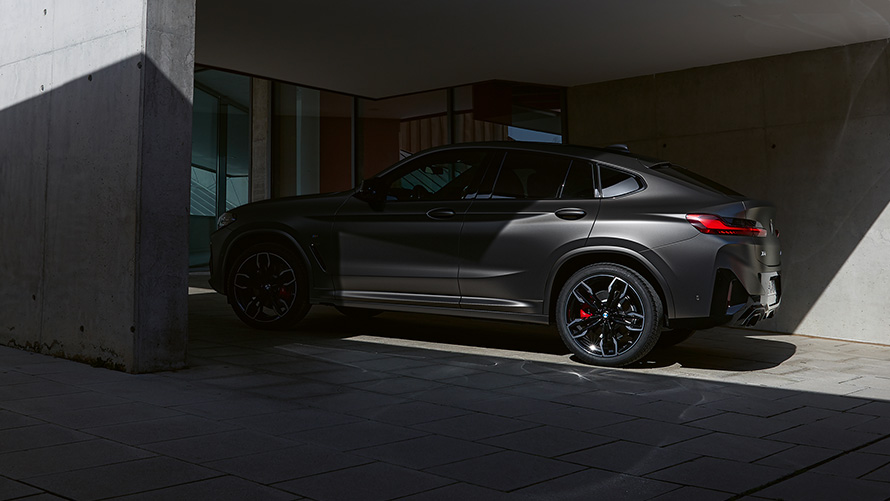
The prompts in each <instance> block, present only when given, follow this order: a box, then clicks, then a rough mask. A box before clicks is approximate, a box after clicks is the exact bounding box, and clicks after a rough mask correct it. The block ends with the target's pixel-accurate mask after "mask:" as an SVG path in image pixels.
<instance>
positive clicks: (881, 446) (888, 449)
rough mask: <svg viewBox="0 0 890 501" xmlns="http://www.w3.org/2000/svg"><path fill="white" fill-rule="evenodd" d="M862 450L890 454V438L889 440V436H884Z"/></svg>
mask: <svg viewBox="0 0 890 501" xmlns="http://www.w3.org/2000/svg"><path fill="white" fill-rule="evenodd" d="M860 452H867V453H870V454H883V455H885V456H890V440H888V438H887V437H884V438H883V439H882V440H879V441H877V442H875V443H873V444H871V445H869V446H867V447H864V448H862V449H861V450H860Z"/></svg>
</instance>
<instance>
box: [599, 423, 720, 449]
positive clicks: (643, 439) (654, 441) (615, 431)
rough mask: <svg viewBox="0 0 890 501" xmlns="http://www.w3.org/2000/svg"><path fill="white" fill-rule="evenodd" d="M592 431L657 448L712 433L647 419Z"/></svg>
mask: <svg viewBox="0 0 890 501" xmlns="http://www.w3.org/2000/svg"><path fill="white" fill-rule="evenodd" d="M591 431H596V432H597V433H599V434H601V435H607V436H610V437H615V438H619V439H622V440H627V441H630V442H636V443H641V444H646V445H655V446H665V445H671V444H675V443H677V442H682V441H684V440H689V439H692V438H695V437H700V436H702V435H707V434H709V433H711V432H710V431H707V430H702V429H700V428H693V427H691V426H686V425H681V424H673V423H664V422H661V421H655V420H652V419H645V418H637V419H634V420H632V421H625V422H622V423H618V424H613V425H610V426H603V427H597V428H596V429H595V430H593V429H591Z"/></svg>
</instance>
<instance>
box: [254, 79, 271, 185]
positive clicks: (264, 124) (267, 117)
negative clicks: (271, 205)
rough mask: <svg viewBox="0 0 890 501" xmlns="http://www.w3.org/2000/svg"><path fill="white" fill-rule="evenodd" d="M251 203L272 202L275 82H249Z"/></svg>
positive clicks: (256, 80) (262, 80)
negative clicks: (273, 90)
mask: <svg viewBox="0 0 890 501" xmlns="http://www.w3.org/2000/svg"><path fill="white" fill-rule="evenodd" d="M250 124H251V125H250V145H251V146H250V201H251V202H255V201H257V200H266V199H268V198H271V196H272V191H271V185H272V141H271V137H272V82H271V81H269V80H265V79H262V78H251V80H250Z"/></svg>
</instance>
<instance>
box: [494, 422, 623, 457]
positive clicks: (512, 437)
mask: <svg viewBox="0 0 890 501" xmlns="http://www.w3.org/2000/svg"><path fill="white" fill-rule="evenodd" d="M613 440H614V439H613V438H611V437H604V436H601V435H596V434H593V433H584V432H578V431H575V430H567V429H565V428H556V427H554V426H539V427H537V428H531V429H529V430H522V431H517V432H515V433H508V434H506V435H500V436H497V437H493V438H489V439H485V440H482V443H485V444H490V445H495V446H498V447H503V448H504V449H510V450H513V451H518V452H525V453H527V454H535V455H538V456H544V457H556V456H561V455H563V454H568V453H571V452H576V451H580V450H583V449H588V448H591V447H596V446H598V445H602V444H605V443H608V442H611V441H613Z"/></svg>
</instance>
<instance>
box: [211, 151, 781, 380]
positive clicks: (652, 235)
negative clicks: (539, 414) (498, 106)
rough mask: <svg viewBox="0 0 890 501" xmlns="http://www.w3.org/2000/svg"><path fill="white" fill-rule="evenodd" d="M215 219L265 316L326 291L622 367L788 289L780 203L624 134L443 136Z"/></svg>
mask: <svg viewBox="0 0 890 501" xmlns="http://www.w3.org/2000/svg"><path fill="white" fill-rule="evenodd" d="M218 226H219V229H218V230H217V231H216V232H214V233H213V235H212V237H211V279H210V283H211V285H212V286H213V288H214V289H215V290H216V291H218V292H220V293H222V294H225V295H226V296H227V297H228V301H229V303H230V304H231V306H232V308H233V309H234V311H235V314H236V315H237V316H238V317H239V318H240V319H241V320H243V321H244V322H245V323H246V324H248V325H250V326H252V327H257V328H275V329H277V328H286V327H289V326H292V325H293V324H294V323H296V322H298V321H299V320H300V319H301V318H303V317H304V315H305V314H306V312H307V311H308V309H309V308H310V306H311V305H313V304H327V305H332V306H335V307H337V308H338V309H339V310H340V311H341V312H343V313H345V314H347V315H351V316H359V317H362V316H371V315H374V314H376V313H379V312H380V311H405V312H420V313H426V314H442V315H457V316H465V317H473V318H484V319H494V320H510V321H521V322H532V323H538V324H555V325H556V328H557V330H558V332H559V335H560V336H561V338H562V340H563V342H564V343H565V344H566V346H567V347H568V348H569V349H570V350H571V351H572V352H573V353H574V355H575V356H576V357H577V358H578V359H580V360H581V361H584V362H586V363H590V364H595V365H603V366H613V367H614V366H623V365H627V364H630V363H633V362H635V361H638V360H640V359H641V358H642V357H644V356H645V355H646V354H647V353H649V351H650V350H652V348H653V347H655V346H656V344H660V345H669V344H674V343H677V342H680V341H682V340H684V339H686V338H687V337H688V336H689V335H691V334H692V333H693V332H694V331H695V330H697V329H703V328H708V327H713V326H717V325H723V324H734V325H745V326H750V325H753V324H754V323H756V322H757V321H759V320H761V319H763V318H768V317H771V316H772V315H773V314H774V313H775V312H776V310H777V309H778V308H779V305H780V302H781V291H782V288H781V280H780V268H781V251H780V247H779V238H778V236H779V232H778V230H776V228H775V209H774V207H773V206H771V205H769V204H767V203H764V202H759V201H756V200H751V199H748V198H745V197H743V196H742V195H740V194H738V193H735V192H733V191H731V190H729V189H728V188H725V187H723V186H721V185H719V184H717V183H715V182H712V181H710V180H708V179H707V178H704V177H701V176H699V175H697V174H695V173H693V172H691V171H688V170H686V169H683V168H681V167H679V166H676V165H673V164H671V163H669V162H662V161H657V160H653V159H647V158H643V157H639V156H635V155H631V154H630V153H628V152H627V151H626V150H624V149H621V148H614V147H610V148H603V149H595V148H587V147H579V146H568V145H556V144H549V145H548V144H532V143H514V142H499V143H470V144H461V145H453V146H447V147H442V148H436V149H432V150H428V151H426V152H422V153H418V154H416V155H413V156H411V157H409V158H407V159H405V160H403V161H401V162H399V163H397V164H396V165H394V166H393V167H391V168H390V169H388V170H386V171H384V172H382V173H380V174H378V175H376V176H374V177H372V178H370V179H367V180H365V181H364V182H363V183H362V184H361V185H360V186H359V187H358V188H356V189H353V190H350V191H347V192H341V193H333V194H324V195H311V196H298V197H290V198H281V199H275V200H266V201H261V202H255V203H250V204H247V205H244V206H241V207H238V208H236V209H233V210H231V211H229V212H227V213H225V214H223V215H222V216H221V217H220V220H219V224H218Z"/></svg>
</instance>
